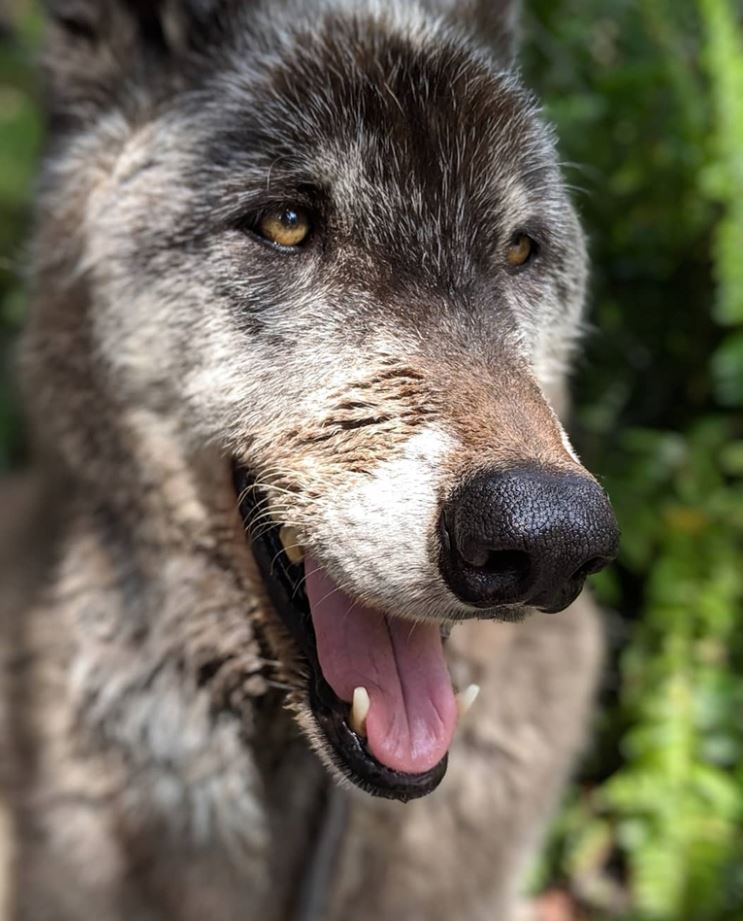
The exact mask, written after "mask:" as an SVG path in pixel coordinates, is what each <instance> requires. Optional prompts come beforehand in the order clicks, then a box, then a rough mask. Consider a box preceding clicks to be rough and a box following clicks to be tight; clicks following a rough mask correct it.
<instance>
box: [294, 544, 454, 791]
mask: <svg viewBox="0 0 743 921" xmlns="http://www.w3.org/2000/svg"><path fill="white" fill-rule="evenodd" d="M305 571H306V572H307V574H308V575H307V582H306V585H307V596H308V598H309V601H310V611H311V613H312V621H313V623H314V625H315V635H316V637H317V655H318V658H319V660H320V667H321V668H322V671H323V675H324V676H325V680H326V681H327V682H328V684H329V685H330V687H331V688H332V689H333V691H335V693H336V695H337V696H338V697H339V698H340V699H341V700H345V701H346V702H348V703H351V701H352V699H353V692H354V689H355V688H357V687H362V688H366V690H367V692H368V694H369V698H370V702H371V706H370V708H369V714H368V716H367V718H366V732H367V744H368V746H369V750H370V751H371V753H372V754H373V755H374V757H375V758H376V759H377V760H378V761H380V762H381V763H382V764H384V765H386V766H387V767H389V768H392V769H393V770H395V771H401V772H403V773H405V774H420V773H423V772H424V771H428V770H430V769H431V768H432V767H434V766H435V765H436V764H438V763H439V761H441V759H442V758H443V757H444V755H445V754H446V752H447V751H448V749H449V745H450V744H451V740H452V736H453V735H454V729H455V727H456V723H457V706H456V701H455V699H454V692H453V690H452V686H451V679H450V678H449V673H448V671H447V668H446V663H445V661H444V650H443V645H442V642H441V635H440V632H439V628H438V626H437V625H436V624H433V623H432V624H430V625H429V624H412V623H411V622H410V621H405V620H402V619H401V618H397V617H388V616H387V615H385V614H383V613H381V612H380V611H375V610H372V609H371V608H367V607H363V606H361V605H359V604H355V603H354V601H353V600H352V599H351V598H350V597H349V596H348V595H346V594H344V593H343V592H342V591H341V590H340V589H339V588H338V587H337V586H336V585H335V583H334V582H333V581H332V579H331V578H330V577H329V576H328V575H327V573H325V571H324V570H322V569H318V567H317V564H316V563H315V562H314V561H313V560H312V559H310V558H309V557H308V558H307V559H306V560H305Z"/></svg>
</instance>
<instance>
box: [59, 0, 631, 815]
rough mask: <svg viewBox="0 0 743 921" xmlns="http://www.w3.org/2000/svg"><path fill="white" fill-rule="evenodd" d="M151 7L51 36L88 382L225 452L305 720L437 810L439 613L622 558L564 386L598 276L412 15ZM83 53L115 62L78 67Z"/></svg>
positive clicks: (320, 738)
mask: <svg viewBox="0 0 743 921" xmlns="http://www.w3.org/2000/svg"><path fill="white" fill-rule="evenodd" d="M61 6H62V7H64V8H67V7H68V4H65V3H62V4H61ZM79 6H80V5H79V4H78V5H77V7H79ZM134 6H135V7H136V4H135V5H134ZM157 6H158V5H157V4H156V5H154V6H153V7H152V8H151V10H150V12H148V13H146V14H145V13H139V14H137V15H134V14H133V13H132V12H131V9H130V10H129V11H128V12H127V11H125V9H124V8H123V7H120V6H119V5H118V4H117V3H113V2H112V3H108V4H103V6H102V7H101V8H100V9H103V10H104V13H103V14H101V13H100V9H99V12H97V13H95V14H93V13H92V12H91V10H90V9H88V8H87V6H86V4H82V8H83V11H84V15H83V16H82V18H80V14H79V13H76V14H75V16H73V17H72V18H70V16H71V14H69V12H68V14H67V18H66V19H65V18H64V16H62V18H61V26H58V29H60V30H61V31H60V34H61V35H62V36H63V37H62V39H58V41H62V43H63V48H64V49H65V53H66V55H67V58H66V62H65V64H64V65H62V64H60V63H57V65H56V67H55V65H52V71H53V75H54V81H55V82H54V83H53V87H54V91H55V93H56V97H55V98H56V100H57V102H56V105H57V107H58V111H59V113H61V117H63V121H64V122H65V132H64V134H63V135H61V138H60V140H59V152H58V154H57V157H56V159H54V160H53V161H52V165H51V166H50V169H49V171H48V173H47V182H48V183H50V184H51V187H52V188H53V189H54V190H55V192H56V193H57V195H58V196H59V199H60V201H61V202H63V203H65V204H60V205H58V206H57V215H61V214H62V212H63V211H64V209H65V207H66V208H67V209H74V210H76V213H77V214H78V215H79V219H80V225H79V226H80V229H79V231H78V236H77V242H78V247H79V252H78V255H77V260H78V271H80V273H81V274H83V275H84V276H85V278H86V284H87V285H88V291H89V300H90V304H91V305H92V306H91V309H90V310H89V311H88V312H87V314H86V329H87V331H88V335H89V337H90V346H89V347H90V349H91V350H92V352H93V353H94V354H95V356H96V372H95V373H96V387H97V389H98V390H99V392H100V393H101V394H102V395H103V398H104V399H107V400H108V399H110V400H115V401H116V403H117V404H121V403H122V402H123V403H125V404H126V405H127V406H129V407H136V408H138V409H142V410H145V411H147V412H148V413H150V414H151V415H152V416H154V417H155V418H157V419H159V420H161V423H162V424H163V425H166V426H167V427H168V429H169V430H171V431H174V432H175V433H176V438H177V440H178V442H179V444H181V446H182V450H183V453H184V455H186V456H187V455H188V454H189V453H190V452H198V451H199V450H200V448H202V447H203V446H204V445H212V446H215V447H216V449H217V450H218V452H219V455H220V457H221V458H222V459H223V462H224V464H225V466H226V467H230V468H232V470H233V474H234V482H235V485H236V490H237V495H236V501H239V505H240V510H241V513H242V516H243V520H244V524H245V527H246V531H247V532H248V535H249V536H250V539H251V541H252V547H253V552H254V555H255V557H256V559H257V561H258V563H259V564H260V566H261V569H262V572H263V577H264V579H265V581H266V586H267V589H268V593H269V596H270V597H271V600H272V603H273V606H274V611H273V612H272V614H271V615H270V616H271V617H273V618H274V620H275V621H276V624H274V627H273V628H271V629H269V631H268V634H269V635H270V637H271V638H272V641H273V642H274V643H275V644H276V647H277V649H276V652H277V654H278V655H279V656H280V657H281V659H282V661H283V662H284V665H285V671H286V675H287V676H289V680H291V681H292V683H293V684H294V690H293V691H292V693H291V695H290V702H291V704H292V705H293V706H294V708H295V709H296V710H297V712H298V715H299V720H300V723H301V725H302V726H303V728H304V729H305V730H306V731H307V732H308V735H309V736H310V737H311V738H312V740H313V742H314V743H315V745H316V747H317V748H318V750H319V751H320V753H321V755H323V757H325V759H326V761H327V762H328V763H330V764H332V765H333V766H334V767H335V768H336V769H338V770H339V771H340V772H342V773H344V774H345V775H347V776H350V777H351V779H353V780H354V781H355V782H357V783H358V784H360V785H361V786H364V787H365V788H367V789H369V790H371V792H374V793H377V794H380V795H389V796H396V797H398V798H402V799H405V798H410V797H411V796H416V795H420V794H422V793H425V792H428V791H429V790H430V789H432V788H433V787H434V786H435V785H436V784H437V783H438V781H439V780H440V778H441V776H442V775H443V771H444V769H445V760H446V751H447V749H448V746H449V743H450V741H451V738H452V734H453V731H454V727H455V724H456V719H457V704H456V701H455V697H454V694H453V691H452V687H451V682H450V681H449V678H448V675H447V672H446V666H445V662H444V657H443V651H442V639H441V630H442V626H444V625H450V624H451V623H453V622H456V621H458V620H462V619H465V618H469V617H500V618H507V619H517V618H519V617H522V616H523V615H524V613H525V612H526V611H527V610H528V609H529V608H532V607H539V608H541V609H543V610H547V611H557V610H560V609H562V608H564V607H565V606H566V605H567V604H569V603H570V602H571V601H572V600H573V599H574V598H575V596H576V595H577V593H578V592H579V591H580V589H581V587H582V585H583V581H584V578H585V576H586V574H587V573H588V572H590V571H594V570H595V569H598V568H601V567H602V566H603V565H605V564H606V562H607V561H608V560H609V559H610V558H611V557H612V555H613V553H614V551H615V545H616V526H615V523H614V520H613V516H612V513H611V510H610V507H609V505H608V502H607V500H606V498H605V496H604V495H603V492H602V491H601V490H600V488H599V487H598V485H597V484H596V483H595V481H594V480H593V479H592V478H591V477H590V475H589V474H588V473H587V472H586V471H585V470H584V469H583V468H582V467H581V465H580V463H579V462H578V460H577V458H576V457H575V455H574V453H573V451H572V449H571V448H570V445H569V443H568V441H567V438H566V436H565V434H564V432H563V430H562V428H561V426H560V423H559V421H558V420H557V417H556V415H555V413H554V411H553V409H552V408H551V406H550V405H549V403H548V401H547V398H546V397H545V395H544V393H545V389H546V388H548V387H549V386H550V385H552V384H554V383H555V382H556V381H559V379H560V377H561V375H562V373H563V371H564V368H565V365H566V363H567V361H568V359H569V356H570V353H571V350H572V347H573V344H574V342H575V340H576V337H577V334H578V332H579V326H580V317H581V311H582V303H583V296H584V284H585V274H586V269H585V263H586V258H585V250H584V242H583V237H582V234H581V231H580V227H579V224H578V221H577V219H576V216H575V213H574V211H573V208H572V206H571V204H570V201H569V199H568V196H567V193H566V191H565V188H564V186H563V184H562V180H561V177H560V172H559V168H558V164H557V161H556V157H555V152H554V146H553V139H552V136H551V134H550V132H549V131H548V130H547V129H546V128H545V126H544V125H543V124H542V122H541V120H540V117H539V113H538V111H537V109H536V106H535V104H534V101H533V100H532V98H531V97H530V95H529V94H528V93H527V92H526V91H525V90H524V89H523V87H522V86H521V85H520V84H519V82H518V81H517V80H516V78H515V77H514V76H513V75H512V74H511V73H509V72H508V71H507V70H505V69H504V68H503V66H502V65H501V64H499V63H498V62H497V61H496V60H495V59H494V58H493V57H491V56H490V55H489V54H488V53H487V52H486V51H485V50H483V49H481V48H480V47H479V46H478V45H477V44H476V43H475V41H474V40H472V39H470V38H467V36H466V34H465V33H464V32H462V31H459V30H458V28H457V27H456V26H455V25H452V24H451V23H450V22H449V21H448V20H447V19H446V18H441V17H435V16H433V15H431V13H430V12H426V11H424V10H423V9H421V8H418V7H416V6H411V7H408V6H405V5H398V4H391V5H390V6H389V7H388V6H384V5H382V4H364V3H359V4H347V3H343V4H340V3H336V4H334V3H323V4H318V5H313V4H309V5H308V4H304V5H302V6H301V7H292V6H284V5H282V4H278V5H276V4H269V5H266V6H265V7H263V8H262V9H260V10H257V11H256V10H254V9H252V7H251V5H249V4H248V5H247V7H248V8H247V9H246V7H245V5H243V6H242V7H240V5H237V4H236V5H234V9H233V8H232V5H230V4H221V5H219V9H218V10H217V11H216V12H215V11H213V12H212V16H211V18H208V19H206V20H200V19H198V17H197V16H196V14H195V13H194V12H193V11H191V10H190V9H189V8H188V7H187V6H181V7H174V8H170V9H169V11H168V10H167V9H166V10H165V11H164V12H163V11H162V10H157V9H156V8H157ZM86 17H87V18H86ZM117 42H120V43H121V44H120V45H117V44H116V43H117ZM83 45H84V46H85V48H87V49H88V50H87V54H88V55H89V56H90V54H91V51H90V47H91V45H92V46H93V48H94V49H95V57H94V60H95V62H96V64H97V67H98V68H99V70H98V72H96V70H95V68H94V67H92V66H90V61H89V67H88V69H87V70H86V68H85V66H84V64H83V63H82V62H81V63H80V72H78V73H72V74H71V73H70V72H69V71H70V69H71V68H72V69H73V70H74V67H75V65H74V64H71V63H70V61H71V60H72V61H74V60H76V58H75V55H77V56H78V57H81V56H83V50H82V46H83ZM112 49H113V50H112ZM127 55H128V56H129V58H130V61H131V68H130V72H129V75H128V76H125V74H124V71H123V70H118V69H117V64H116V63H115V62H116V61H117V60H119V61H120V60H122V59H123V58H125V57H127ZM112 62H113V63H112ZM51 220H54V215H52V217H51ZM80 424H82V423H80ZM276 625H279V626H278V628H277V626H276Z"/></svg>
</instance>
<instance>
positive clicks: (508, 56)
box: [428, 0, 521, 65]
mask: <svg viewBox="0 0 743 921" xmlns="http://www.w3.org/2000/svg"><path fill="white" fill-rule="evenodd" d="M428 5H429V6H430V7H433V8H434V9H437V10H438V11H439V12H441V13H444V14H445V15H446V16H448V17H449V18H450V19H452V20H456V21H458V22H464V23H465V24H467V25H468V26H470V28H472V29H473V31H474V32H475V33H476V34H477V35H478V36H479V37H480V38H481V39H483V40H484V41H485V42H486V43H487V44H488V45H490V46H491V47H492V48H493V50H494V51H495V53H496V55H497V56H498V58H499V59H500V60H502V61H503V63H504V64H507V65H511V64H513V63H514V62H515V60H516V55H517V52H518V45H519V25H520V20H521V15H520V14H521V0H429V3H428Z"/></svg>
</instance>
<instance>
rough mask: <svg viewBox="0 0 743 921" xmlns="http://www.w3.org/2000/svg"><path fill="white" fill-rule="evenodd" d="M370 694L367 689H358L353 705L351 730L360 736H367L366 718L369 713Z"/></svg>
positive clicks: (355, 692)
mask: <svg viewBox="0 0 743 921" xmlns="http://www.w3.org/2000/svg"><path fill="white" fill-rule="evenodd" d="M369 706H370V701H369V694H368V692H367V690H366V688H356V689H355V690H354V692H353V703H352V704H351V728H352V729H353V731H354V732H355V733H358V735H360V736H365V735H366V717H367V715H368V713H369Z"/></svg>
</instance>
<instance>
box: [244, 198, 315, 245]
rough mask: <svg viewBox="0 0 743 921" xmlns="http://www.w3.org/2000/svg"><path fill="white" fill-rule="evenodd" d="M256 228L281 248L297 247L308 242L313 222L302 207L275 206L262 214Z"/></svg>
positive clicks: (265, 237)
mask: <svg viewBox="0 0 743 921" xmlns="http://www.w3.org/2000/svg"><path fill="white" fill-rule="evenodd" d="M254 230H255V233H257V234H258V235H259V236H261V237H263V239H264V240H267V241H268V242H269V243H273V244H274V246H276V247H277V248H279V249H295V248H297V247H299V246H301V245H302V244H303V243H305V242H306V240H307V238H308V237H309V235H310V233H311V231H312V223H311V221H310V216H309V214H308V213H307V212H306V211H305V210H304V209H302V208H293V207H288V208H275V209H273V210H271V211H266V212H265V213H264V214H262V215H261V217H260V219H259V220H258V222H257V223H256V225H255V228H254Z"/></svg>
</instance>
